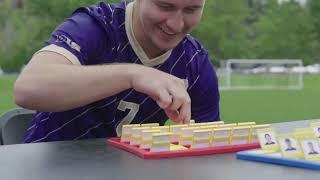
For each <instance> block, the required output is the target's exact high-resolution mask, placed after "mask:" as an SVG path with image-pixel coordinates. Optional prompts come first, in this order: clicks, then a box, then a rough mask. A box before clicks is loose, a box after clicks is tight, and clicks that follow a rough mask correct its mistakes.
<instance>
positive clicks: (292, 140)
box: [276, 133, 304, 158]
mask: <svg viewBox="0 0 320 180" xmlns="http://www.w3.org/2000/svg"><path fill="white" fill-rule="evenodd" d="M276 137H277V140H278V142H279V147H280V150H281V154H282V156H283V157H287V158H303V157H304V155H303V152H302V149H301V147H300V144H299V141H298V139H297V138H296V137H295V136H294V134H291V133H289V134H279V135H277V136H276Z"/></svg>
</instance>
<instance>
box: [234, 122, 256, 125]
mask: <svg viewBox="0 0 320 180" xmlns="http://www.w3.org/2000/svg"><path fill="white" fill-rule="evenodd" d="M237 125H238V126H252V125H256V122H239V123H237Z"/></svg>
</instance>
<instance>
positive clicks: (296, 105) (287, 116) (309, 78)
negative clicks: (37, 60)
mask: <svg viewBox="0 0 320 180" xmlns="http://www.w3.org/2000/svg"><path fill="white" fill-rule="evenodd" d="M15 79H16V76H0V113H2V112H5V111H7V110H8V109H10V108H13V107H15V104H14V101H13V95H12V89H13V83H14V81H15ZM319 96H320V75H318V76H315V75H306V76H305V77H304V88H303V89H302V90H265V91H262V90H259V91H258V90H250V91H244V90H235V91H232V90H228V91H221V104H220V105H221V117H222V120H224V121H226V122H227V123H229V122H243V121H256V122H257V123H260V124H261V123H273V122H283V121H294V120H302V119H313V118H320V108H319V107H320V99H319Z"/></svg>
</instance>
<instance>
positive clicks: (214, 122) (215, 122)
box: [207, 121, 224, 126]
mask: <svg viewBox="0 0 320 180" xmlns="http://www.w3.org/2000/svg"><path fill="white" fill-rule="evenodd" d="M220 124H224V121H213V122H207V125H208V126H210V125H220Z"/></svg>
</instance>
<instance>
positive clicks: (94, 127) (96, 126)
mask: <svg viewBox="0 0 320 180" xmlns="http://www.w3.org/2000/svg"><path fill="white" fill-rule="evenodd" d="M102 124H103V123H99V124H97V125H95V126H93V127H91V128H89V129H88V130H87V131H86V132H85V133H83V134H82V135H80V136H78V137H76V138H74V139H73V140H78V139H79V138H81V137H83V136H85V135H86V134H88V133H89V132H90V131H91V130H92V129H96V128H98V127H99V126H101V125H102Z"/></svg>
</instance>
